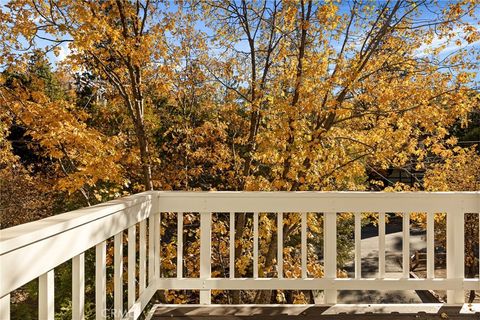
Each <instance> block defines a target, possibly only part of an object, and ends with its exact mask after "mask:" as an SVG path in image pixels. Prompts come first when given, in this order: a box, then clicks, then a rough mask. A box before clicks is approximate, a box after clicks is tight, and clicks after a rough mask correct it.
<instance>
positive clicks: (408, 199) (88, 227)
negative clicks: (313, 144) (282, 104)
mask: <svg viewBox="0 0 480 320" xmlns="http://www.w3.org/2000/svg"><path fill="white" fill-rule="evenodd" d="M479 196H480V192H439V193H425V192H423V193H413V192H405V193H375V192H366V193H364V192H318V193H316V192H292V193H282V192H279V193H276V192H275V193H274V192H270V193H268V192H253V193H251V192H215V193H214V192H210V193H208V192H199V193H196V192H158V191H151V192H146V193H141V194H138V195H134V196H131V197H127V198H123V199H120V200H115V201H112V202H108V203H102V204H100V205H98V206H93V207H89V208H85V209H81V210H77V211H73V212H69V213H66V214H62V215H57V216H54V217H50V218H47V219H43V220H41V221H36V222H32V223H28V224H24V225H21V226H16V227H13V228H9V229H5V230H2V232H1V233H0V265H2V266H4V267H3V270H2V271H3V273H4V274H8V275H9V277H8V278H5V279H2V281H0V296H4V295H6V294H7V293H9V292H11V291H12V290H14V289H16V288H18V287H20V286H21V285H23V284H25V283H27V282H29V281H31V280H33V279H35V278H37V277H39V276H40V275H42V274H43V273H45V272H47V271H48V270H51V269H53V268H55V267H56V266H58V265H60V264H61V263H63V262H65V261H68V260H69V259H71V258H72V257H74V256H76V255H78V254H80V253H82V252H84V251H85V250H86V249H88V248H90V247H92V246H95V245H96V244H97V243H99V242H101V241H104V240H105V239H108V238H109V237H111V236H113V235H114V234H116V233H118V232H120V231H121V229H125V228H128V227H129V226H131V225H133V224H135V223H137V222H139V221H141V220H143V219H144V218H146V217H148V216H149V215H150V211H151V209H152V208H155V210H156V211H158V210H159V209H165V210H164V211H169V212H175V211H184V210H186V209H188V208H190V207H193V208H194V210H195V211H200V210H201V209H202V208H207V207H208V208H210V209H212V210H208V211H219V212H226V211H227V212H228V211H232V212H235V211H242V210H243V211H248V210H250V212H253V211H259V212H260V211H262V210H263V211H266V212H274V211H276V210H277V209H278V211H287V212H288V211H292V212H308V211H311V212H319V211H328V210H324V209H329V208H330V209H331V210H330V211H337V212H339V211H353V212H356V211H377V212H378V211H384V212H385V211H388V212H409V211H415V212H419V211H424V212H426V211H432V212H445V211H448V212H455V210H460V211H462V212H479V211H480V210H479V206H480V204H479V201H478V199H479ZM160 199H161V202H160ZM179 208H181V210H180V209H179ZM205 211H207V210H205ZM80 237H81V238H82V239H84V241H77V239H79V238H80ZM59 244H68V246H63V247H61V246H59ZM38 252H42V255H41V257H39V259H37V261H36V266H35V268H32V267H31V263H30V261H28V260H27V259H24V258H23V257H25V256H31V255H33V254H35V253H38Z"/></svg>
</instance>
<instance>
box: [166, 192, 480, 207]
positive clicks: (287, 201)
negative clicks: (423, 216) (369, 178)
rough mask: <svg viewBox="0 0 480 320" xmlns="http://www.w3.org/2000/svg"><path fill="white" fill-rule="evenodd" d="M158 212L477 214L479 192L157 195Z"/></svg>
mask: <svg viewBox="0 0 480 320" xmlns="http://www.w3.org/2000/svg"><path fill="white" fill-rule="evenodd" d="M158 194H159V210H160V211H177V212H200V211H211V212H212V211H213V212H225V211H230V212H231V211H235V212H280V211H282V212H330V211H333V212H350V211H351V212H367V211H372V212H379V211H383V212H404V211H409V212H415V211H416V212H426V211H430V212H447V211H449V212H450V211H456V212H460V211H463V212H478V211H479V208H480V192H478V191H465V192H363V191H325V192H323V191H298V192H289V191H276V192H268V191H258V192H257V191H253V192H252V191H211V192H209V191H205V192H197V191H192V192H190V191H188V192H185V191H159V192H158Z"/></svg>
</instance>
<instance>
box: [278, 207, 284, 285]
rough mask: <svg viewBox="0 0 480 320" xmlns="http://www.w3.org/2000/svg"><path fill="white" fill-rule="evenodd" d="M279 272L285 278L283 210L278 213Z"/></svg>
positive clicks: (280, 276)
mask: <svg viewBox="0 0 480 320" xmlns="http://www.w3.org/2000/svg"><path fill="white" fill-rule="evenodd" d="M277 272H278V274H277V277H278V278H279V279H281V278H283V212H278V213H277Z"/></svg>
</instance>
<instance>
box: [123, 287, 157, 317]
mask: <svg viewBox="0 0 480 320" xmlns="http://www.w3.org/2000/svg"><path fill="white" fill-rule="evenodd" d="M156 292H157V288H156V285H151V286H148V287H147V288H145V290H144V291H143V292H142V293H141V294H140V296H139V297H138V299H137V300H136V301H135V303H134V304H133V306H132V307H131V308H130V309H128V311H127V312H126V314H125V316H124V317H123V320H132V319H134V320H136V319H138V318H139V317H140V316H141V315H142V311H143V310H144V309H145V307H146V306H147V305H148V304H149V302H150V300H151V299H152V297H153V295H154V294H155V293H156ZM146 319H149V318H148V317H147V318H146Z"/></svg>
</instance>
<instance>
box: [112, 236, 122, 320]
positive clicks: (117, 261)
mask: <svg viewBox="0 0 480 320" xmlns="http://www.w3.org/2000/svg"><path fill="white" fill-rule="evenodd" d="M113 308H114V319H115V320H117V319H122V317H123V231H122V232H120V233H117V234H116V235H115V237H114V238H113Z"/></svg>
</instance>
